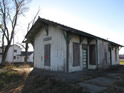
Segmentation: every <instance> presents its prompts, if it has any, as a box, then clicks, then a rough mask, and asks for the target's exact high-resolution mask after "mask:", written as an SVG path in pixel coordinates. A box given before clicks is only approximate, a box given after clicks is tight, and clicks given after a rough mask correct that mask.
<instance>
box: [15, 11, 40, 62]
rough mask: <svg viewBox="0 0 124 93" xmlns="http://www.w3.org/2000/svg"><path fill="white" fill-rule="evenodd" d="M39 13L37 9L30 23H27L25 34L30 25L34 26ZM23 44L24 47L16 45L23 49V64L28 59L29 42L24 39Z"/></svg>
mask: <svg viewBox="0 0 124 93" xmlns="http://www.w3.org/2000/svg"><path fill="white" fill-rule="evenodd" d="M39 12H40V9H38V11H37V12H36V14H35V16H34V18H33V19H32V20H31V22H29V23H28V26H27V32H28V31H29V29H30V27H32V25H34V23H35V21H36V18H37V16H38V14H39ZM23 43H25V45H23V44H22V43H17V44H19V45H20V46H21V47H23V48H24V49H25V59H24V60H25V63H26V62H27V59H28V48H29V45H28V44H29V42H28V41H27V40H26V39H24V40H23Z"/></svg>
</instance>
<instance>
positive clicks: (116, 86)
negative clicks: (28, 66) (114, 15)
mask: <svg viewBox="0 0 124 93" xmlns="http://www.w3.org/2000/svg"><path fill="white" fill-rule="evenodd" d="M58 92H59V93H124V66H117V67H113V68H111V69H108V70H106V71H97V70H94V71H85V72H74V73H63V72H53V71H46V70H41V69H33V70H32V72H31V73H30V74H29V76H28V77H27V79H26V81H25V84H24V87H23V89H22V93H58Z"/></svg>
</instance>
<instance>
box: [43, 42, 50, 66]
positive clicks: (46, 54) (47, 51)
mask: <svg viewBox="0 0 124 93" xmlns="http://www.w3.org/2000/svg"><path fill="white" fill-rule="evenodd" d="M50 54H51V45H50V44H46V45H45V46H44V65H45V66H50V59H51V56H50Z"/></svg>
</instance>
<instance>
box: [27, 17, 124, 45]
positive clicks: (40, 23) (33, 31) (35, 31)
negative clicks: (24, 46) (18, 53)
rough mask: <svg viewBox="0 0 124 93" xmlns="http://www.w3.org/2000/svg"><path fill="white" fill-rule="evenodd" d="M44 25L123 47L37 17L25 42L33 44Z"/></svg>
mask: <svg viewBox="0 0 124 93" xmlns="http://www.w3.org/2000/svg"><path fill="white" fill-rule="evenodd" d="M44 24H51V25H56V26H58V27H60V28H61V29H63V31H66V32H70V33H73V34H78V35H81V36H85V37H88V38H93V39H100V40H103V41H106V42H109V43H110V44H112V45H115V46H120V47H124V46H122V45H120V44H117V43H115V42H112V41H109V40H106V39H103V38H100V37H97V36H95V35H92V34H89V33H86V32H84V31H81V30H77V29H74V28H71V27H68V26H65V25H62V24H59V23H56V22H53V21H50V20H46V19H43V18H40V17H38V19H37V21H36V22H35V24H34V25H33V26H32V27H31V29H30V30H29V32H28V33H27V35H26V36H25V38H27V40H28V41H29V42H33V40H34V37H35V36H36V35H37V34H38V32H40V29H41V28H42V27H44Z"/></svg>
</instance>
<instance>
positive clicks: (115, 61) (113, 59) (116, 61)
mask: <svg viewBox="0 0 124 93" xmlns="http://www.w3.org/2000/svg"><path fill="white" fill-rule="evenodd" d="M115 49H116V51H117V52H116V53H117V54H115ZM115 57H117V60H116V58H115ZM119 63H120V61H119V50H118V48H113V49H112V65H118V64H119Z"/></svg>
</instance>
